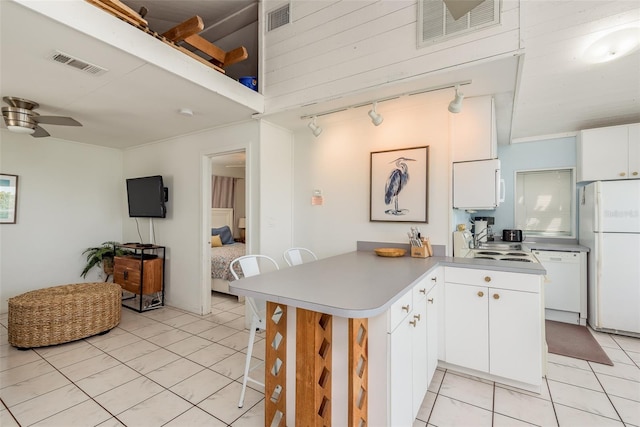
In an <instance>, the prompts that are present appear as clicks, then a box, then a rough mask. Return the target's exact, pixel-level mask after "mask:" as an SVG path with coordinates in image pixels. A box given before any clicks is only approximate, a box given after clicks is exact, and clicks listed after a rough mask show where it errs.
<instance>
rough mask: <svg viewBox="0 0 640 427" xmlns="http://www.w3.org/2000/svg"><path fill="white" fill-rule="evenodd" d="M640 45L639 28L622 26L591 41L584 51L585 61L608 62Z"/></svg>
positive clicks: (633, 50)
mask: <svg viewBox="0 0 640 427" xmlns="http://www.w3.org/2000/svg"><path fill="white" fill-rule="evenodd" d="M639 47H640V28H638V27H632V28H624V29H622V30H617V31H614V32H612V33H609V34H607V35H605V36H603V37H600V38H599V39H598V40H596V41H595V42H593V43H592V44H591V45H589V47H587V49H586V50H585V51H584V59H585V61H587V62H590V63H593V64H598V63H601V62H609V61H613V60H615V59H618V58H622V57H623V56H625V55H628V54H630V53H633V52H635V51H636V50H638V48H639Z"/></svg>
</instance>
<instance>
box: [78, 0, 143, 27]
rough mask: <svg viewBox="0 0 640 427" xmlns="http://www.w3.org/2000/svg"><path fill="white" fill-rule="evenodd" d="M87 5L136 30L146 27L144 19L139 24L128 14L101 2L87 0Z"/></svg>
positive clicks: (99, 0) (98, 0) (138, 21)
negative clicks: (97, 8)
mask: <svg viewBox="0 0 640 427" xmlns="http://www.w3.org/2000/svg"><path fill="white" fill-rule="evenodd" d="M87 3H91V4H92V5H94V6H97V7H99V8H100V9H102V10H104V11H105V12H107V13H110V14H111V15H113V16H115V17H116V18H120V19H122V20H123V21H125V22H127V23H129V24H131V25H133V26H134V27H138V28H146V27H147V21H145V20H144V19H142V21H143V22H142V23H141V22H140V20H136V19H134V18H133V17H131V16H129V15H128V14H125V13H122V12H121V11H119V10H117V9H116V8H114V7H111V6H109V5H108V4H106V3H104V2H102V1H101V0H87Z"/></svg>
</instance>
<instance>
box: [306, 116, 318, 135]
mask: <svg viewBox="0 0 640 427" xmlns="http://www.w3.org/2000/svg"><path fill="white" fill-rule="evenodd" d="M307 126H309V129H311V132H312V133H313V136H315V137H316V138H317V137H319V136H320V134H321V133H322V128H321V127H320V126H318V125H317V124H316V116H313V120H311V121H310V122H309V124H308V125H307Z"/></svg>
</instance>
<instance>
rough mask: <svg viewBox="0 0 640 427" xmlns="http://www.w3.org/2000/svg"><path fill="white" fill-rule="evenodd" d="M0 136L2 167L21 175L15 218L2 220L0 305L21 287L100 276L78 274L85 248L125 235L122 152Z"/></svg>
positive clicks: (6, 133)
mask: <svg viewBox="0 0 640 427" xmlns="http://www.w3.org/2000/svg"><path fill="white" fill-rule="evenodd" d="M0 141H1V143H0V172H2V173H7V174H13V175H18V210H17V223H16V224H2V225H0V312H6V311H7V299H8V298H10V297H13V296H16V295H19V294H21V293H23V292H27V291H30V290H34V289H39V288H44V287H49V286H55V285H63V284H67V283H79V282H85V281H102V280H103V278H102V277H100V276H99V275H98V271H97V269H93V270H92V271H91V272H90V273H89V274H88V275H87V278H86V279H83V278H82V277H80V273H81V272H82V269H83V268H84V265H85V261H86V259H85V256H83V255H82V252H83V251H84V250H85V249H86V248H88V247H92V246H97V245H100V244H101V243H102V242H105V241H109V240H115V241H121V239H122V211H123V209H124V208H126V206H123V198H122V194H123V192H124V181H123V180H122V152H121V151H120V150H115V149H110V148H104V147H97V146H93V145H87V144H79V143H75V142H69V141H64V140H60V139H56V138H52V137H48V138H40V139H34V138H32V137H31V136H28V135H16V134H13V133H11V132H9V131H7V130H4V129H3V130H0ZM124 203H126V202H124Z"/></svg>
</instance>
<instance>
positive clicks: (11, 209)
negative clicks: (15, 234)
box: [0, 173, 18, 224]
mask: <svg viewBox="0 0 640 427" xmlns="http://www.w3.org/2000/svg"><path fill="white" fill-rule="evenodd" d="M17 206H18V175H9V174H4V173H3V174H0V224H15V223H16V210H17Z"/></svg>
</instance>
